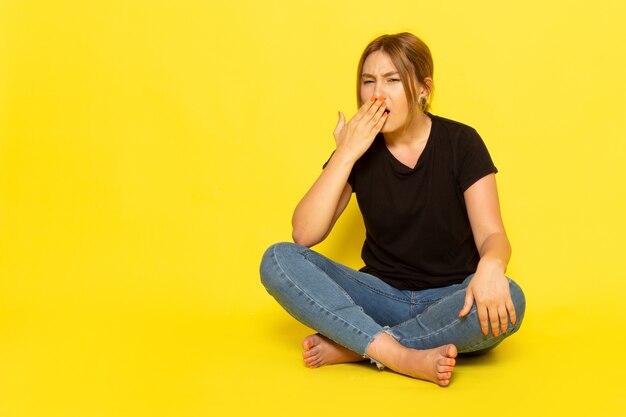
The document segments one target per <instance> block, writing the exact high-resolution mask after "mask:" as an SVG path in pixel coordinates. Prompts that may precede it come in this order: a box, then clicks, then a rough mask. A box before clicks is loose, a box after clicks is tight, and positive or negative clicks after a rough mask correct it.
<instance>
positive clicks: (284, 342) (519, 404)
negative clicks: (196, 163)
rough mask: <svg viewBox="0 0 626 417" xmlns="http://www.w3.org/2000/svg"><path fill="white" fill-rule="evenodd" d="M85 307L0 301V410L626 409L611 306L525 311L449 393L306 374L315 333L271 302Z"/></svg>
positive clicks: (357, 374) (321, 372) (361, 369)
mask: <svg viewBox="0 0 626 417" xmlns="http://www.w3.org/2000/svg"><path fill="white" fill-rule="evenodd" d="M85 301H86V302H85V303H84V304H82V305H76V306H67V305H65V306H64V307H63V309H60V308H57V309H56V311H55V309H54V308H52V306H50V305H48V306H41V308H40V309H38V310H37V311H33V312H32V315H31V316H29V317H25V316H24V315H22V317H20V318H19V319H17V317H15V316H13V317H11V315H10V313H11V312H10V311H8V310H7V308H6V306H5V308H3V310H2V311H3V319H2V323H3V327H2V340H1V341H0V369H2V377H1V378H0V392H1V393H2V401H1V402H0V415H2V416H3V417H18V416H19V417H26V416H28V417H32V416H47V417H48V416H64V417H70V416H77V417H78V416H80V417H86V416H116V417H126V416H128V417H143V416H172V417H174V416H176V417H183V416H184V417H186V416H251V415H276V416H294V415H298V416H319V415H329V416H333V415H355V416H356V415H363V416H376V415H381V414H380V413H392V412H393V413H399V414H400V415H406V414H407V413H416V415H435V413H436V415H444V416H448V415H449V416H458V415H465V416H482V415H493V416H496V415H507V416H560V415H568V416H623V415H626V400H625V399H624V395H623V394H624V387H625V385H624V380H625V377H626V364H625V361H624V360H623V351H624V348H623V346H624V342H625V340H624V335H623V333H619V334H616V333H613V332H611V328H617V329H621V330H623V329H624V318H623V315H619V314H616V313H617V309H615V310H607V311H605V312H604V313H603V314H596V315H595V316H594V320H590V319H589V316H588V315H587V314H585V312H584V311H582V310H577V309H574V308H572V309H568V310H564V309H561V310H560V311H549V310H546V309H541V308H538V309H531V310H529V312H528V315H527V317H526V319H525V323H524V325H523V327H522V329H521V330H520V331H519V332H518V333H517V334H516V335H515V336H514V337H512V338H511V339H509V340H507V341H505V342H504V343H503V344H501V345H500V346H499V347H498V348H497V349H495V350H494V351H493V352H491V353H490V354H488V355H486V356H483V357H479V358H464V359H460V360H459V362H458V366H457V368H456V371H455V374H454V379H453V382H452V385H451V386H450V387H448V388H445V389H444V388H439V387H437V386H435V385H434V384H431V383H426V382H422V381H418V380H414V379H410V378H407V377H404V376H401V375H398V374H394V373H392V372H389V371H382V372H381V371H378V370H377V369H376V368H375V367H373V366H371V365H367V364H365V363H360V364H347V365H335V366H329V367H326V368H320V369H315V370H312V369H308V368H307V367H305V366H304V365H303V363H302V361H301V360H300V354H301V351H300V346H299V345H300V341H301V340H302V338H303V337H304V336H306V335H307V334H308V333H309V329H307V328H306V327H304V326H302V325H300V324H298V323H297V322H295V321H294V320H293V319H292V318H291V317H290V316H288V315H287V314H286V313H284V312H282V311H281V310H280V309H279V308H278V307H276V306H274V305H273V304H270V305H269V306H268V307H267V308H264V309H262V310H259V311H246V310H239V311H237V312H236V313H235V312H233V314H230V315H227V314H222V315H217V314H215V313H214V312H211V311H210V310H208V309H207V308H206V307H203V306H201V305H199V304H197V305H192V304H190V303H181V304H179V305H176V304H175V303H174V304H173V303H172V302H171V301H164V300H160V301H159V300H156V299H152V300H145V299H144V300H141V299H139V298H138V299H136V300H132V301H133V302H134V303H128V304H127V305H120V304H119V303H115V300H111V301H112V303H111V304H109V305H106V303H103V302H102V300H101V302H100V303H98V302H96V301H95V300H92V301H94V302H92V303H90V302H88V301H89V300H85ZM129 301H130V300H129ZM133 304H134V305H133ZM566 317H567V319H566ZM16 319H17V320H16ZM607 323H612V325H610V326H607Z"/></svg>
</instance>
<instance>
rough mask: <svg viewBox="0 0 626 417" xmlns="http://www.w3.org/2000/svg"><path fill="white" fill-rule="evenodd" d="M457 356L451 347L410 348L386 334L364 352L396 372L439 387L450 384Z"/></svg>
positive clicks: (455, 350) (375, 340)
mask: <svg viewBox="0 0 626 417" xmlns="http://www.w3.org/2000/svg"><path fill="white" fill-rule="evenodd" d="M457 353H458V352H457V349H456V346H454V345H444V346H439V347H437V348H434V349H425V350H416V349H409V348H406V347H404V346H402V345H401V344H400V343H398V342H397V341H396V340H395V339H394V338H393V337H391V336H389V335H388V334H385V333H382V334H381V335H379V336H377V337H376V339H374V341H373V342H372V343H371V344H370V346H369V347H368V350H367V354H368V355H369V356H370V357H373V358H375V359H376V360H378V361H380V362H381V363H383V364H384V365H385V366H387V367H389V368H391V369H392V370H394V371H396V372H398V373H401V374H404V375H408V376H411V377H413V378H418V379H424V380H426V381H431V382H434V383H435V384H437V385H439V386H442V387H446V386H448V385H449V384H450V378H452V371H453V370H454V365H455V364H456V359H455V358H456V356H457Z"/></svg>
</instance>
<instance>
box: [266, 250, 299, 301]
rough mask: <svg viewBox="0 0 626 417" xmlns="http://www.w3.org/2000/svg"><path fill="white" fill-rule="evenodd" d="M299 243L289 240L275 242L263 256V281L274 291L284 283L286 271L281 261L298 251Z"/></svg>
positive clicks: (269, 289) (268, 288)
mask: <svg viewBox="0 0 626 417" xmlns="http://www.w3.org/2000/svg"><path fill="white" fill-rule="evenodd" d="M298 248H299V246H298V245H296V244H295V243H289V242H280V243H275V244H273V245H272V246H270V247H269V248H268V249H267V250H266V251H265V253H264V254H263V257H262V258H261V267H260V273H261V283H262V284H263V286H264V287H265V288H266V289H267V290H268V292H270V293H272V291H271V290H272V289H275V288H278V287H280V286H281V285H282V281H283V277H284V276H285V274H284V271H283V270H282V267H281V261H283V262H284V260H285V259H286V258H289V257H290V255H293V254H295V253H296V251H297V249H298Z"/></svg>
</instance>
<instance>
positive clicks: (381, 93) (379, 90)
mask: <svg viewBox="0 0 626 417" xmlns="http://www.w3.org/2000/svg"><path fill="white" fill-rule="evenodd" d="M374 95H375V96H376V97H384V98H387V95H386V94H385V88H384V86H383V85H382V83H376V88H374Z"/></svg>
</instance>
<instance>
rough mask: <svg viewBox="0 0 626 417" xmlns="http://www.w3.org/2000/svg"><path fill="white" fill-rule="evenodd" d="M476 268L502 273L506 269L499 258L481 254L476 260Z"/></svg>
mask: <svg viewBox="0 0 626 417" xmlns="http://www.w3.org/2000/svg"><path fill="white" fill-rule="evenodd" d="M478 269H484V270H488V271H497V272H500V273H502V274H504V272H505V271H506V263H505V262H504V261H502V259H499V258H491V257H487V256H483V257H482V258H480V261H479V262H478Z"/></svg>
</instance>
